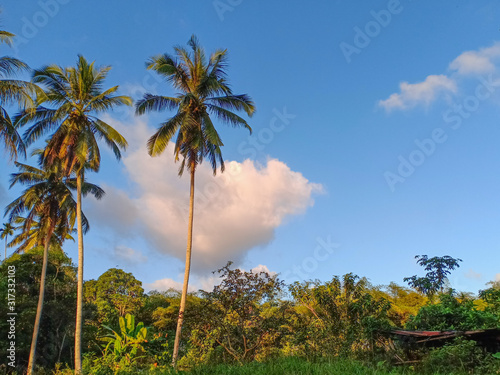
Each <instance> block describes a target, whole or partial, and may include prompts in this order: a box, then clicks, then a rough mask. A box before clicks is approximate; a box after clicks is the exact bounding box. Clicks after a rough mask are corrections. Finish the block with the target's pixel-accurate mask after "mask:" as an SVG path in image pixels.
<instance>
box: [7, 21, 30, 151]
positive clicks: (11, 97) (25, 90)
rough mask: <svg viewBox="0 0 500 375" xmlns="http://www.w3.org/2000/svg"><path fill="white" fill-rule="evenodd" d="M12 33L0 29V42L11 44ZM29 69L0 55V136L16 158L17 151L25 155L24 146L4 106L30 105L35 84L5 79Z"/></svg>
mask: <svg viewBox="0 0 500 375" xmlns="http://www.w3.org/2000/svg"><path fill="white" fill-rule="evenodd" d="M14 36H15V35H14V34H12V33H9V32H7V31H3V30H0V43H5V44H7V45H9V46H10V45H12V40H13V38H14ZM27 70H29V67H28V65H26V64H25V63H24V62H22V61H21V60H18V59H16V58H13V57H8V56H2V57H0V138H1V139H2V140H3V143H4V145H5V148H6V150H8V151H9V153H10V158H11V159H14V160H15V159H17V156H18V153H20V154H22V155H23V156H26V148H25V146H24V143H23V141H22V138H21V137H20V135H19V133H18V132H17V128H16V126H15V125H14V123H13V121H12V119H11V118H10V116H9V114H8V113H7V110H6V109H5V106H7V105H11V104H16V105H19V106H20V107H22V108H27V107H30V106H32V104H33V101H32V98H31V96H32V95H33V94H35V93H37V92H38V88H37V87H36V85H34V84H32V83H30V82H25V81H21V80H14V79H7V78H6V77H8V76H11V75H13V74H15V73H18V72H21V71H27Z"/></svg>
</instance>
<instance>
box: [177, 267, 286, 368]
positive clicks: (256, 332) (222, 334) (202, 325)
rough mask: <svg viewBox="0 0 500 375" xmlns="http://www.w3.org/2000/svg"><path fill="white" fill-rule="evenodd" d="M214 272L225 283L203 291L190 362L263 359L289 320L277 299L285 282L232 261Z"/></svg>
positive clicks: (188, 355) (275, 276) (194, 330)
mask: <svg viewBox="0 0 500 375" xmlns="http://www.w3.org/2000/svg"><path fill="white" fill-rule="evenodd" d="M216 273H218V274H219V277H220V278H221V283H220V284H219V285H217V286H215V287H214V288H213V290H212V291H211V292H204V291H201V292H200V293H201V296H202V305H201V309H199V314H200V315H199V316H198V317H197V319H196V321H195V324H194V327H193V329H192V332H191V335H190V336H191V337H190V342H191V351H190V352H188V353H187V357H186V358H187V360H191V361H193V360H195V359H198V360H200V359H202V358H203V359H204V360H207V361H208V360H210V361H211V360H213V359H215V360H222V361H237V362H240V363H242V362H248V361H252V360H254V359H256V358H259V356H260V355H263V352H265V351H266V347H270V346H274V345H275V344H277V343H278V342H279V339H280V337H281V336H282V335H281V327H282V326H283V325H284V324H285V319H284V311H282V309H281V305H280V303H279V301H278V297H279V296H280V295H281V293H282V290H283V288H284V283H283V281H281V280H279V279H278V277H277V275H270V274H269V273H267V272H247V271H242V270H240V269H232V268H231V262H229V263H228V264H227V265H226V266H225V267H223V268H221V269H219V270H218V271H216ZM276 346H277V345H276ZM217 348H218V349H220V350H219V351H218V350H217ZM221 352H222V353H221Z"/></svg>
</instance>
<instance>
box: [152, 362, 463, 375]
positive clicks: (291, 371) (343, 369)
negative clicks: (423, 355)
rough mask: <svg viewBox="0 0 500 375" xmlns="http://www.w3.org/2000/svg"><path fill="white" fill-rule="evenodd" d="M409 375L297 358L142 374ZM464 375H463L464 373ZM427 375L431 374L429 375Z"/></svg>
mask: <svg viewBox="0 0 500 375" xmlns="http://www.w3.org/2000/svg"><path fill="white" fill-rule="evenodd" d="M146 374H148V375H174V374H179V375H180V374H184V375H331V374H333V375H337V374H338V375H409V374H418V372H416V371H414V370H412V369H408V368H393V369H392V370H387V369H385V368H383V366H380V368H377V367H376V366H368V365H365V364H363V363H360V362H356V361H349V360H332V361H321V362H317V363H311V362H307V361H305V360H302V359H298V358H287V359H282V360H278V361H275V362H270V363H258V362H253V363H249V364H245V365H243V366H234V365H232V366H228V365H218V366H203V367H200V368H197V369H194V370H191V371H189V372H188V371H186V372H184V371H179V372H174V371H169V370H158V371H152V372H148V373H144V375H146ZM464 374H465V373H464ZM429 375H430V374H429ZM433 375H462V374H460V373H453V374H452V373H446V374H444V373H437V372H436V373H434V374H433Z"/></svg>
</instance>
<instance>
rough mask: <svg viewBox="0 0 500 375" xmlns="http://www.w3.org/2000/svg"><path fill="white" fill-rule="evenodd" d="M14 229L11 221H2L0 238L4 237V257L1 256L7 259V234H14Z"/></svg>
mask: <svg viewBox="0 0 500 375" xmlns="http://www.w3.org/2000/svg"><path fill="white" fill-rule="evenodd" d="M14 229H15V227H14V226H12V224H11V223H4V225H3V228H2V229H0V233H2V234H0V239H2V240H3V239H5V257H4V258H3V259H4V260H5V259H7V240H8V238H9V236H12V235H14Z"/></svg>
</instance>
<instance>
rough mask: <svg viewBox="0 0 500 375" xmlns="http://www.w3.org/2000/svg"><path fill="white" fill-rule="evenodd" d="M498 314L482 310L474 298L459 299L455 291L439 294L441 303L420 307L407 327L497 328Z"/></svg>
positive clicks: (448, 328) (459, 329) (423, 328)
mask: <svg viewBox="0 0 500 375" xmlns="http://www.w3.org/2000/svg"><path fill="white" fill-rule="evenodd" d="M497 324H498V315H497V316H495V315H494V314H492V313H490V312H488V311H481V310H478V309H477V308H476V306H475V305H474V300H473V299H472V298H462V299H458V298H457V297H455V295H454V293H453V291H450V292H449V293H446V294H441V295H439V303H436V304H428V305H426V306H424V307H422V308H421V309H420V311H419V312H418V314H417V315H416V316H415V317H412V318H411V319H410V320H409V321H408V323H407V324H406V328H407V329H413V330H431V331H447V330H457V331H467V330H474V329H484V328H496V327H497Z"/></svg>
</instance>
